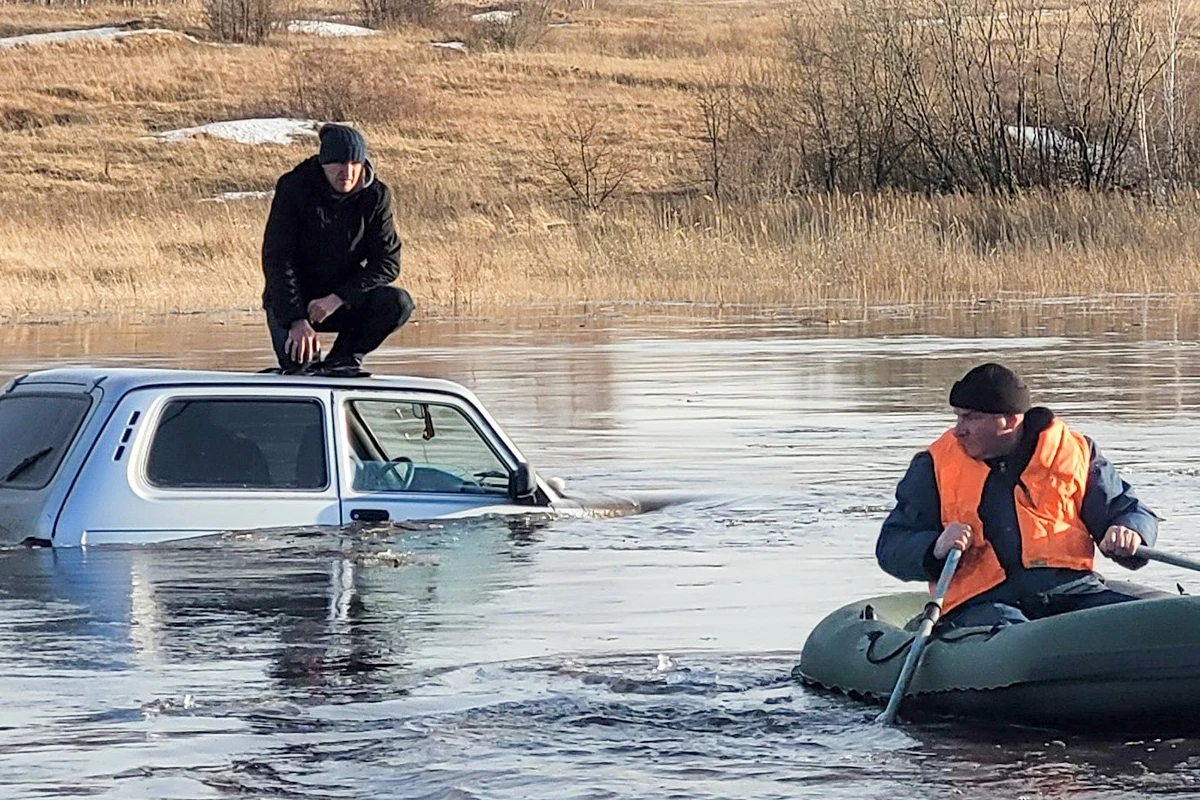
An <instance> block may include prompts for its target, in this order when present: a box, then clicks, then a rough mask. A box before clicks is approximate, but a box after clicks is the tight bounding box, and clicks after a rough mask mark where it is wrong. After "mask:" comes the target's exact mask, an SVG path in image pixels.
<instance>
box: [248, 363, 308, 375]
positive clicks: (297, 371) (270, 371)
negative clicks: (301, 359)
mask: <svg viewBox="0 0 1200 800" xmlns="http://www.w3.org/2000/svg"><path fill="white" fill-rule="evenodd" d="M317 366H318V364H315V363H314V364H288V365H287V366H286V367H267V368H266V369H260V370H259V371H258V374H259V375H314V374H316V373H315V372H314V370H315V369H316V368H317Z"/></svg>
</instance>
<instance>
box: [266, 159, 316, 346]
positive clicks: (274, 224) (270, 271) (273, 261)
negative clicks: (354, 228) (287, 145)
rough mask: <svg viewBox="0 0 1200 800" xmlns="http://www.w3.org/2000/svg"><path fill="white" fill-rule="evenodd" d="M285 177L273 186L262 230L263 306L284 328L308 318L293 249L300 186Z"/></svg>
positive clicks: (296, 235)
mask: <svg viewBox="0 0 1200 800" xmlns="http://www.w3.org/2000/svg"><path fill="white" fill-rule="evenodd" d="M290 175H291V173H288V174H287V175H284V176H283V177H281V178H280V179H279V180H278V181H276V183H275V196H274V197H273V198H272V199H271V211H270V213H269V214H268V215H267V227H266V230H265V231H263V244H262V268H263V277H264V278H265V279H266V290H265V291H264V292H263V305H264V306H265V307H266V308H267V309H268V310H269V311H270V312H271V315H272V316H274V317H275V319H276V320H277V321H278V322H280V323H282V324H283V325H285V326H287V325H291V324H292V323H293V322H295V321H296V320H298V319H304V318H305V317H307V316H308V308H307V306H306V304H305V302H304V297H303V295H302V294H301V293H300V285H299V283H298V282H297V280H296V262H295V255H296V247H297V243H298V242H299V238H300V219H301V215H300V214H301V212H300V207H299V204H300V202H301V198H300V196H299V194H300V192H299V187H298V186H296V185H295V182H294V181H293V180H292V179H290V178H289V176H290Z"/></svg>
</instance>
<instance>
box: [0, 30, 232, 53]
mask: <svg viewBox="0 0 1200 800" xmlns="http://www.w3.org/2000/svg"><path fill="white" fill-rule="evenodd" d="M146 34H159V35H166V36H179V37H182V38H184V39H187V40H188V41H189V42H194V43H195V44H210V42H202V41H200V40H199V39H197V38H196V37H194V36H188V35H187V34H186V33H180V32H179V31H172V30H168V29H166V28H140V29H133V28H113V27H108V28H85V29H83V30H78V31H52V32H51V33H27V34H25V35H24V36H9V37H7V38H5V39H0V49H2V48H5V47H28V46H35V45H39V44H61V43H63V42H79V41H95V40H109V41H116V40H117V39H127V38H128V37H130V36H144V35H146Z"/></svg>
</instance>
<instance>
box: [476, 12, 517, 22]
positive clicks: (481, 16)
mask: <svg viewBox="0 0 1200 800" xmlns="http://www.w3.org/2000/svg"><path fill="white" fill-rule="evenodd" d="M520 13H521V12H520V11H516V10H513V11H503V10H499V11H480V12H479V13H478V14H472V15H471V22H500V23H503V24H508V23H509V22H512V21H513V20H514V19H515V18H516V17H517V16H518V15H519V14H520Z"/></svg>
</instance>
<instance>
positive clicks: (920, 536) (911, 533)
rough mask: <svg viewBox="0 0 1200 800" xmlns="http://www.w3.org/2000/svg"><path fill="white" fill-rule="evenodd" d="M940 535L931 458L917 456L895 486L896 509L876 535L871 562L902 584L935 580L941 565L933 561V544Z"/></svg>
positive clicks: (939, 504) (939, 508) (939, 509)
mask: <svg viewBox="0 0 1200 800" xmlns="http://www.w3.org/2000/svg"><path fill="white" fill-rule="evenodd" d="M941 533H942V512H941V500H940V498H939V497H938V490H937V480H936V479H935V478H934V474H933V457H932V456H931V455H929V453H928V452H921V453H917V455H915V456H914V457H913V460H912V462H911V463H910V464H909V465H908V472H906V473H905V474H904V477H903V478H901V479H900V483H899V484H898V485H897V486H896V507H895V508H893V509H892V512H891V513H890V514H888V517H887V519H886V520H884V522H883V528H882V529H881V530H880V531H879V540H878V541H877V542H876V543H875V559H876V560H877V561H878V562H879V566H880V567H882V568H883V571H884V572H886V573H888V574H889V575H892V576H893V577H896V578H899V579H900V580H902V581H931V580H937V577H938V573H939V572H940V571H941V564H940V563H939V562H938V561H937V560H936V559H935V558H934V557H933V543H934V542H935V541H937V538H938V536H940V535H941Z"/></svg>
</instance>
